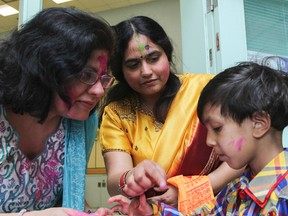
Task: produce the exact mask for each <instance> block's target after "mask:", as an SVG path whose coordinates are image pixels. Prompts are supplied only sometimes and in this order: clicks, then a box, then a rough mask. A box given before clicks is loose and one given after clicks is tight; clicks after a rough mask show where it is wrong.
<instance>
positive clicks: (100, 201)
mask: <svg viewBox="0 0 288 216" xmlns="http://www.w3.org/2000/svg"><path fill="white" fill-rule="evenodd" d="M109 197H110V195H109V194H108V191H107V176H106V174H87V175H86V190H85V198H86V201H87V203H88V204H89V205H90V206H91V207H92V208H94V209H97V208H99V207H109V208H110V207H112V206H114V205H115V203H114V204H108V203H107V199H108V198H109Z"/></svg>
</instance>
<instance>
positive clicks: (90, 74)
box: [80, 69, 98, 85]
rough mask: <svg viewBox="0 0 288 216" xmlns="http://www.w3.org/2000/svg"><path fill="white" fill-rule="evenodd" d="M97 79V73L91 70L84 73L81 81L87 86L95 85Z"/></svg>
mask: <svg viewBox="0 0 288 216" xmlns="http://www.w3.org/2000/svg"><path fill="white" fill-rule="evenodd" d="M97 79H98V74H97V73H96V72H95V71H93V70H89V69H86V70H84V71H82V73H81V75H80V81H81V82H83V83H85V84H87V85H94V84H95V83H96V81H97Z"/></svg>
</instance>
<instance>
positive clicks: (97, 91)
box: [88, 79, 104, 98]
mask: <svg viewBox="0 0 288 216" xmlns="http://www.w3.org/2000/svg"><path fill="white" fill-rule="evenodd" d="M88 93H89V94H94V95H96V96H97V98H100V97H102V96H103V95H104V88H103V86H102V83H101V82H100V79H99V80H97V82H96V83H95V84H94V85H93V86H91V87H90V88H89V90H88Z"/></svg>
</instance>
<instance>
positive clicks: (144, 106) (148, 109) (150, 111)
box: [142, 101, 153, 115]
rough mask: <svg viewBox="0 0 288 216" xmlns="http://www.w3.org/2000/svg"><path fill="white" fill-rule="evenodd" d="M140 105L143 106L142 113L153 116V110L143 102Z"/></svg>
mask: <svg viewBox="0 0 288 216" xmlns="http://www.w3.org/2000/svg"><path fill="white" fill-rule="evenodd" d="M142 105H143V108H144V109H143V111H144V110H145V111H146V112H147V113H149V114H152V115H153V110H152V109H151V108H150V107H149V106H147V105H146V104H145V103H144V102H143V101H142Z"/></svg>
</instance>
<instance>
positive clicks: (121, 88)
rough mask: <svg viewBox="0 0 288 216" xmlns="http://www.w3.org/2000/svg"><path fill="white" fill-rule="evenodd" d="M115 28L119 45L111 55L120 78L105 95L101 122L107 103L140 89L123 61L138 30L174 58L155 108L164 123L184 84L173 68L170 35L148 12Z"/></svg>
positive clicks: (100, 113)
mask: <svg viewBox="0 0 288 216" xmlns="http://www.w3.org/2000/svg"><path fill="white" fill-rule="evenodd" d="M113 29H114V31H115V35H116V49H115V53H114V55H113V56H112V58H111V70H112V74H113V76H114V77H115V78H116V80H117V81H118V82H117V84H116V85H114V86H113V87H112V88H111V89H110V90H109V91H108V93H107V95H106V97H105V100H104V102H103V106H102V109H101V110H100V112H99V116H100V117H99V119H100V122H101V117H102V114H103V110H104V108H105V106H106V105H108V104H109V103H111V102H113V101H120V100H123V99H125V98H128V97H131V95H138V93H137V92H135V91H134V90H133V89H132V88H131V87H130V86H129V85H128V83H127V81H126V80H125V78H124V74H123V70H122V65H123V60H124V54H125V51H126V49H127V48H128V44H129V41H130V40H131V38H132V37H133V35H134V34H142V35H145V36H146V37H148V38H149V39H150V40H151V41H152V42H153V43H154V44H156V45H158V46H160V47H161V48H162V49H163V50H164V52H165V54H166V56H167V58H168V61H169V62H170V74H169V78H168V81H167V83H166V85H165V88H164V91H163V93H162V95H161V97H160V98H159V100H158V101H157V102H156V104H155V107H154V110H153V112H154V115H155V118H156V120H158V121H160V122H162V123H164V121H165V119H166V116H167V113H168V111H169V108H170V105H171V103H172V100H173V99H174V97H175V95H176V94H177V92H178V90H179V88H180V81H179V79H178V77H177V76H176V75H175V74H174V73H175V72H173V70H175V67H174V63H173V61H172V53H173V46H172V43H171V41H170V39H169V37H168V36H167V34H166V32H165V31H164V29H163V28H162V26H161V25H160V24H159V23H157V22H156V21H155V20H153V19H151V18H149V17H146V16H135V17H132V18H131V19H128V20H125V21H122V22H120V23H119V24H117V25H115V26H113ZM99 125H100V124H99Z"/></svg>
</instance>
